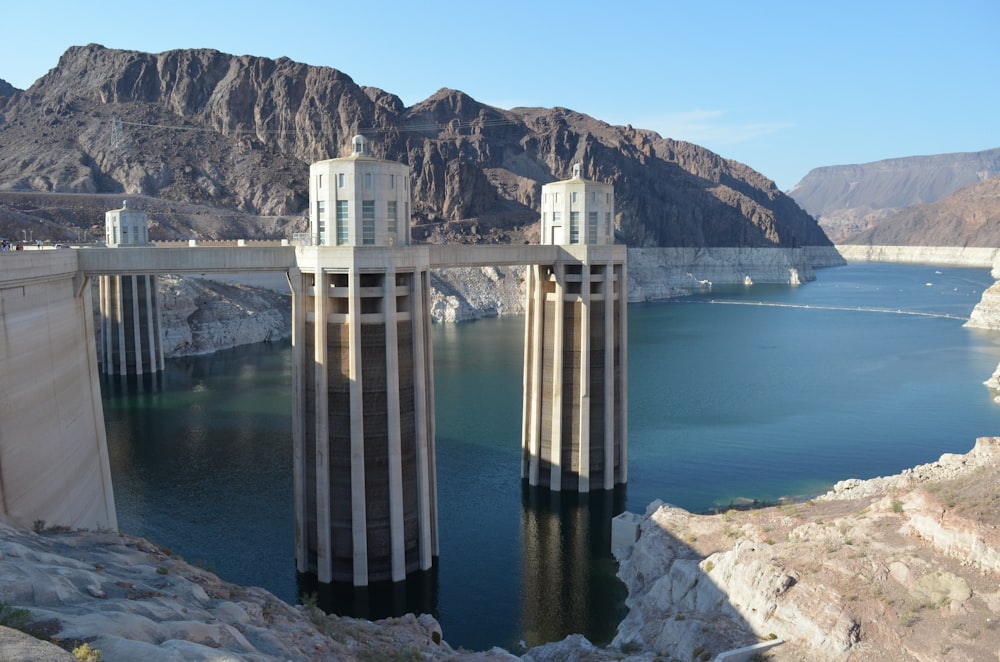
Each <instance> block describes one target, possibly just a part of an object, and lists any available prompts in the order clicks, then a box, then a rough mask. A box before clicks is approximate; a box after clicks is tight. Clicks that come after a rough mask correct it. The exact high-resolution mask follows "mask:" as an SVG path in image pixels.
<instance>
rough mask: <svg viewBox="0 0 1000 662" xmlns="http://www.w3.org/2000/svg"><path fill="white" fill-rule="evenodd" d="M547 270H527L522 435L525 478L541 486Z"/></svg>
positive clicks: (530, 483) (537, 266) (531, 268)
mask: <svg viewBox="0 0 1000 662" xmlns="http://www.w3.org/2000/svg"><path fill="white" fill-rule="evenodd" d="M545 271H546V268H545V267H542V266H539V265H530V266H528V268H527V269H526V274H527V282H526V283H525V296H526V297H527V302H526V305H525V310H526V313H527V315H526V317H525V321H524V407H523V410H522V411H523V414H522V416H523V419H524V420H523V421H522V432H521V455H522V459H521V477H522V478H527V479H528V484H529V485H538V481H539V475H538V474H539V466H540V464H541V453H542V401H543V388H544V387H543V385H542V361H543V355H544V347H545V297H546V294H545V277H544V275H545Z"/></svg>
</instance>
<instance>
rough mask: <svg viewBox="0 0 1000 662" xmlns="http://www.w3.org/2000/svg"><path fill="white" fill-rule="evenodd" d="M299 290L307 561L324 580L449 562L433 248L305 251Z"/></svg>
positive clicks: (300, 552)
mask: <svg viewBox="0 0 1000 662" xmlns="http://www.w3.org/2000/svg"><path fill="white" fill-rule="evenodd" d="M298 258H299V259H298V264H299V268H298V269H296V270H293V272H292V273H291V275H290V279H291V281H292V283H291V284H292V291H293V304H292V308H293V324H292V347H293V355H294V392H293V401H294V406H295V410H296V411H295V415H294V416H293V420H294V428H293V438H294V470H295V472H296V481H295V485H296V494H295V509H296V559H297V566H298V570H299V572H300V573H303V574H315V576H316V580H317V581H318V583H320V584H330V583H348V584H351V585H353V586H368V585H371V584H374V583H376V582H383V581H389V582H400V581H403V580H404V579H406V578H407V577H408V576H409V575H411V574H412V573H414V572H418V571H424V570H429V569H430V568H431V567H432V566H433V563H434V560H435V558H436V557H437V556H438V535H437V479H436V471H435V452H434V389H433V383H434V381H433V363H432V356H431V334H430V323H431V322H430V316H429V314H428V306H427V301H428V295H429V292H430V263H429V260H428V255H427V252H426V251H423V250H420V249H414V248H406V249H393V248H389V247H303V248H300V249H298Z"/></svg>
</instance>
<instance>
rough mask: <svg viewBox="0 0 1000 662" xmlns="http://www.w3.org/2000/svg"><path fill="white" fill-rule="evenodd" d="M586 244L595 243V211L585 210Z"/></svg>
mask: <svg viewBox="0 0 1000 662" xmlns="http://www.w3.org/2000/svg"><path fill="white" fill-rule="evenodd" d="M586 243H588V244H596V243H597V212H596V211H591V212H587V241H586Z"/></svg>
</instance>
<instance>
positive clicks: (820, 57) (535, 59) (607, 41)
mask: <svg viewBox="0 0 1000 662" xmlns="http://www.w3.org/2000/svg"><path fill="white" fill-rule="evenodd" d="M2 15H3V21H2V33H3V38H2V39H0V78H2V79H4V80H6V81H8V82H9V83H11V84H13V85H14V86H15V87H18V88H22V89H24V88H27V87H29V86H30V85H31V84H32V83H33V82H34V81H35V80H36V79H38V78H39V77H41V76H43V75H44V74H45V73H46V72H47V71H48V70H49V69H51V68H52V67H54V66H55V65H56V63H57V62H58V60H59V57H60V56H61V55H62V54H63V52H65V50H66V49H67V48H69V47H70V46H74V45H83V44H88V43H99V44H102V45H104V46H107V47H109V48H123V49H132V50H140V51H148V52H153V53H158V52H162V51H166V50H171V49H176V48H214V49H217V50H220V51H223V52H226V53H232V54H236V55H244V54H246V55H258V56H263V57H271V58H277V57H281V56H287V57H290V58H292V59H293V60H297V61H300V62H304V63H307V64H312V65H323V66H329V67H333V68H336V69H339V70H340V71H343V72H344V73H346V74H348V75H349V76H351V78H353V79H354V81H355V82H356V83H358V84H360V85H372V86H375V87H379V88H382V89H384V90H386V91H388V92H391V93H393V94H396V95H398V96H399V97H400V98H402V100H403V102H404V103H406V104H407V105H411V104H413V103H415V102H417V101H420V100H422V99H425V98H427V97H428V96H430V95H431V94H433V93H434V92H435V91H437V90H438V89H440V88H442V87H448V88H453V89H458V90H462V91H463V92H465V93H467V94H469V95H470V96H472V97H473V98H475V99H477V100H478V101H481V102H483V103H487V104H491V105H494V106H499V107H501V108H511V107H513V106H542V107H552V106H563V107H567V108H571V109H573V110H576V111H579V112H582V113H585V114H588V115H591V116H593V117H595V118H597V119H600V120H604V121H606V122H609V123H611V124H632V125H633V126H635V127H640V128H645V129H652V130H654V131H657V132H659V133H660V134H662V135H664V136H667V137H671V138H676V139H679V140H687V141H690V142H693V143H696V144H698V145H701V146H703V147H707V148H708V149H711V150H712V151H714V152H716V153H718V154H719V155H721V156H723V157H725V158H730V159H735V160H737V161H741V162H743V163H746V164H747V165H749V166H751V167H752V168H754V169H756V170H758V171H760V172H761V173H763V174H764V175H766V176H768V177H770V178H771V179H773V180H774V181H775V182H776V183H777V185H778V186H779V187H780V188H781V189H782V190H788V189H789V188H791V187H792V186H794V185H795V184H796V183H798V181H799V180H801V179H802V177H804V176H805V175H806V173H807V172H808V171H809V170H810V169H812V168H814V167H819V166H826V165H840V164H848V163H867V162H870V161H877V160H881V159H887V158H896V157H903V156H915V155H923V154H941V153H948V152H972V151H979V150H984V149H992V148H995V147H1000V37H998V30H1000V0H951V1H950V2H945V1H944V0H936V1H929V0H908V1H907V2H897V1H896V0H884V1H882V0H865V1H859V0H838V1H837V2H811V1H808V0H802V1H800V2H792V1H790V0H788V1H785V0H782V1H778V0H773V1H772V0H760V1H759V2H747V1H746V0H732V1H728V0H717V1H715V2H711V1H701V0H685V1H675V0H648V1H645V2H591V1H590V0H578V1H577V2H572V1H563V2H552V1H551V0H534V1H531V2H527V1H525V0H504V1H503V2H489V3H480V2H476V1H474V0H463V1H445V0H418V1H414V2H407V3H403V2H397V1H396V0H381V1H380V2H365V3H358V2H353V3H352V2H347V3H339V2H324V1H323V0H311V1H309V2H303V1H300V0H285V1H284V2H260V1H257V0H245V1H244V2H238V3H237V2H215V1H208V0H200V1H198V2H193V1H191V0H173V1H172V2H169V3H159V4H157V3H152V4H150V3H142V2H119V1H117V0H94V1H92V2H77V3H68V2H62V1H60V2H53V1H50V0H33V1H32V0H21V1H19V2H13V3H8V6H6V7H5V8H4V10H3V12H2Z"/></svg>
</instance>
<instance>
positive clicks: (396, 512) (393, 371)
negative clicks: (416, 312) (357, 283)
mask: <svg viewBox="0 0 1000 662" xmlns="http://www.w3.org/2000/svg"><path fill="white" fill-rule="evenodd" d="M387 262H388V264H387V266H386V270H385V280H384V281H383V295H382V311H383V315H382V319H383V323H384V324H385V380H386V383H385V390H386V399H387V405H388V406H387V408H386V411H387V413H388V419H389V420H388V421H386V424H387V425H386V431H387V433H388V437H389V440H388V441H389V449H388V450H389V527H390V530H389V535H390V539H391V542H392V580H393V581H395V582H398V581H402V580H404V579H406V540H405V535H406V533H405V531H404V530H403V459H402V440H401V433H400V421H399V413H400V408H399V340H398V338H397V328H396V324H397V319H396V317H397V315H396V272H395V270H394V265H393V264H392V260H388V261H387Z"/></svg>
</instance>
